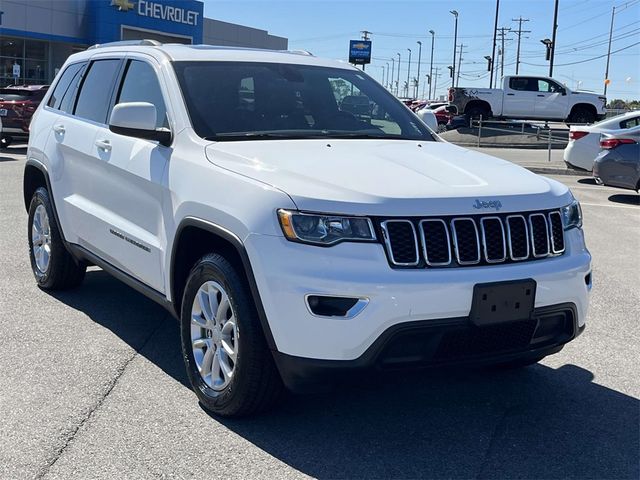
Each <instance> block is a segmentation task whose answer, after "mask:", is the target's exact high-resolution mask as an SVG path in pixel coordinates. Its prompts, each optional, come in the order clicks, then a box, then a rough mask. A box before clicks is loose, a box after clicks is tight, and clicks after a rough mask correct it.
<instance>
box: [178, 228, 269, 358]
mask: <svg viewBox="0 0 640 480" xmlns="http://www.w3.org/2000/svg"><path fill="white" fill-rule="evenodd" d="M211 252H215V253H219V254H221V255H224V256H225V258H227V260H229V261H230V262H232V263H233V264H234V265H235V266H236V267H237V268H238V270H239V273H240V274H241V275H243V277H244V280H245V281H246V283H247V285H248V287H249V293H250V294H251V297H252V299H253V301H254V303H255V306H256V310H257V312H258V317H259V319H260V324H261V326H262V331H263V333H264V336H265V339H266V341H267V345H268V346H269V348H270V349H271V350H276V345H275V340H274V339H273V334H272V333H271V329H270V327H269V323H268V321H267V316H266V313H265V311H264V307H263V304H262V300H261V298H260V293H259V291H258V286H257V284H256V281H255V277H254V274H253V268H252V267H251V262H250V260H249V255H248V254H247V251H246V249H245V247H244V244H243V243H242V240H241V239H240V238H239V237H238V236H237V235H235V234H234V233H233V232H231V231H229V230H227V229H226V228H224V227H221V226H219V225H216V224H214V223H211V222H208V221H206V220H202V219H198V218H195V217H186V218H184V219H183V220H182V221H181V222H180V224H179V225H178V228H177V229H176V234H175V237H174V241H173V246H172V249H171V260H170V262H171V263H170V270H169V276H170V277H169V288H170V292H171V300H172V304H173V308H174V310H175V312H176V314H177V317H178V318H180V314H181V310H182V297H183V295H184V289H185V286H186V282H187V278H188V276H189V272H190V271H191V268H192V267H193V265H194V264H195V262H196V261H198V259H200V258H201V257H202V256H203V255H205V254H207V253H211Z"/></svg>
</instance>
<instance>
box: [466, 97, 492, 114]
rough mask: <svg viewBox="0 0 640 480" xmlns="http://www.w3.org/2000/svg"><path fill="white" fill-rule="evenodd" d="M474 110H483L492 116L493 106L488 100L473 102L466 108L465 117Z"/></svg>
mask: <svg viewBox="0 0 640 480" xmlns="http://www.w3.org/2000/svg"><path fill="white" fill-rule="evenodd" d="M473 108H481V109H483V110H486V111H487V112H488V113H489V114H490V115H491V114H492V109H491V104H490V103H489V102H487V101H486V100H471V101H470V102H469V103H467V104H466V105H465V107H464V113H465V115H466V114H468V113H469V112H470V111H471V109H473Z"/></svg>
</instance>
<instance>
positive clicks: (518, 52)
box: [511, 17, 531, 75]
mask: <svg viewBox="0 0 640 480" xmlns="http://www.w3.org/2000/svg"><path fill="white" fill-rule="evenodd" d="M511 21H512V22H518V30H517V31H515V32H513V33H515V34H516V35H518V51H517V53H516V75H518V71H519V70H520V40H521V38H522V34H523V33H531V30H522V22H528V21H529V19H528V18H522V17H519V18H512V19H511ZM525 38H527V37H525Z"/></svg>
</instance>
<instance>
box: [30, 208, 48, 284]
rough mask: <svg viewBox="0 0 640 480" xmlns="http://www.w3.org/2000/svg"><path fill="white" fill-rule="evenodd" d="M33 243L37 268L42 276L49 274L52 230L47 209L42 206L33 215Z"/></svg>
mask: <svg viewBox="0 0 640 480" xmlns="http://www.w3.org/2000/svg"><path fill="white" fill-rule="evenodd" d="M31 243H32V250H33V258H34V260H35V262H36V268H37V269H38V271H39V272H40V273H42V274H44V273H47V270H48V269H49V263H50V261H51V228H50V227H49V215H47V209H46V208H45V207H44V205H42V204H40V205H38V206H37V207H36V211H35V212H34V214H33V222H32V224H31Z"/></svg>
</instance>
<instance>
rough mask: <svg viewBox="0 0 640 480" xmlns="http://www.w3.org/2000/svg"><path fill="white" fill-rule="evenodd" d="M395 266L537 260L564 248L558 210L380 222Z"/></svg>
mask: <svg viewBox="0 0 640 480" xmlns="http://www.w3.org/2000/svg"><path fill="white" fill-rule="evenodd" d="M380 229H381V230H382V238H383V239H384V242H385V246H386V250H387V255H388V257H389V262H390V263H391V265H392V266H394V267H405V268H406V267H414V268H421V267H427V268H429V267H453V266H474V265H489V264H497V263H512V262H519V261H525V260H536V259H540V258H546V257H549V256H556V255H560V254H562V253H563V252H564V249H565V245H564V229H563V227H562V217H561V216H560V212H559V211H557V210H554V211H550V212H530V213H523V214H505V215H500V214H497V215H486V216H478V215H474V216H468V217H443V218H425V219H388V220H384V221H382V222H380Z"/></svg>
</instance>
